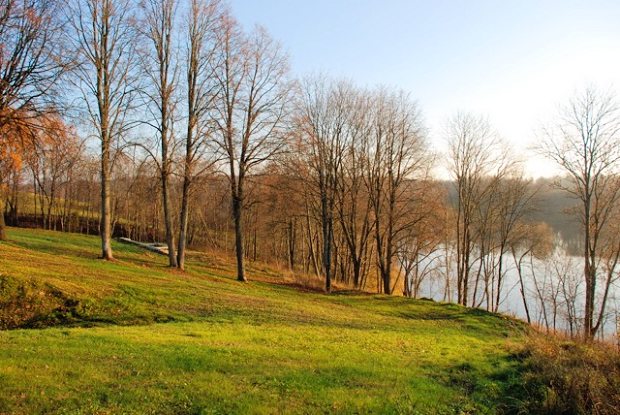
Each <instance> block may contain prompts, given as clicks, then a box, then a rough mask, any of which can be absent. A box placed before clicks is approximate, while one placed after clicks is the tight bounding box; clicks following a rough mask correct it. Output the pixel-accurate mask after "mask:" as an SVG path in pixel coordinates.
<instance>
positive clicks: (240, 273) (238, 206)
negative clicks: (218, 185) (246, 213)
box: [233, 191, 247, 282]
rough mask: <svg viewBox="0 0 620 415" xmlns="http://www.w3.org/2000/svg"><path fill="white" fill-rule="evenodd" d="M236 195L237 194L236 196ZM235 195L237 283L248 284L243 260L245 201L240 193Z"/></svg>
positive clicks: (234, 218)
mask: <svg viewBox="0 0 620 415" xmlns="http://www.w3.org/2000/svg"><path fill="white" fill-rule="evenodd" d="M235 193H236V194H235ZM235 193H233V220H234V222H235V257H236V259H237V281H242V282H247V278H246V277H245V265H244V258H243V254H244V253H243V217H242V216H243V200H242V196H240V195H239V192H238V191H237V192H235Z"/></svg>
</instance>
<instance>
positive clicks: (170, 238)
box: [161, 162, 177, 268]
mask: <svg viewBox="0 0 620 415" xmlns="http://www.w3.org/2000/svg"><path fill="white" fill-rule="evenodd" d="M167 163H168V162H166V164H167ZM168 181H169V178H168V166H167V165H166V166H165V167H164V166H162V174H161V194H162V203H163V208H164V222H165V226H166V245H167V246H168V266H170V267H172V268H175V267H176V266H177V256H176V252H175V248H174V234H173V232H174V231H173V229H172V213H171V212H170V195H169V191H168V186H169V183H168Z"/></svg>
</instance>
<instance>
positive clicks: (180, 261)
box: [177, 166, 190, 270]
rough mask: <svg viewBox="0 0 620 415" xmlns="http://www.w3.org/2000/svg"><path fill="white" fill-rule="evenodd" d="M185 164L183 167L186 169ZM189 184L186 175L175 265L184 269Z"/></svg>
mask: <svg viewBox="0 0 620 415" xmlns="http://www.w3.org/2000/svg"><path fill="white" fill-rule="evenodd" d="M187 168H188V167H187V166H186V167H185V169H186V171H187ZM189 185H190V179H189V177H188V176H187V173H186V176H185V178H184V179H183V195H182V197H181V217H180V223H179V228H180V229H179V248H178V251H177V267H178V268H179V269H180V270H184V269H185V246H186V245H187V227H188V219H189Z"/></svg>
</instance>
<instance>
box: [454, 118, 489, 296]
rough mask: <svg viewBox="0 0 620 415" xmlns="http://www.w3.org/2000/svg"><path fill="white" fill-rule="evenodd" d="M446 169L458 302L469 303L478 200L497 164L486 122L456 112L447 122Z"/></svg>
mask: <svg viewBox="0 0 620 415" xmlns="http://www.w3.org/2000/svg"><path fill="white" fill-rule="evenodd" d="M446 134H447V137H448V145H449V150H448V151H449V153H448V157H449V163H450V164H449V168H450V172H451V174H452V176H453V178H454V183H455V186H456V195H455V200H454V209H455V211H456V217H455V220H456V224H455V227H454V228H455V232H456V261H457V271H456V274H457V296H458V303H459V304H462V305H467V304H468V299H469V291H468V289H469V284H470V273H471V271H472V270H471V267H472V265H473V259H474V258H473V256H474V249H475V232H476V230H475V229H476V225H477V222H476V221H477V218H476V215H477V212H478V211H479V208H480V205H479V202H480V201H481V200H482V199H483V197H484V195H485V194H488V193H489V192H490V190H491V189H492V186H490V185H491V184H493V183H494V181H492V180H491V181H490V180H488V179H489V177H492V176H494V175H495V169H496V167H497V165H498V154H497V152H496V150H497V145H498V142H499V139H498V137H497V135H496V134H495V132H494V131H493V129H492V128H491V126H490V124H489V122H488V121H487V120H486V119H485V118H482V117H478V116H475V115H472V114H464V113H461V114H457V115H456V116H454V117H453V118H452V119H451V120H450V121H449V123H448V127H447V131H446Z"/></svg>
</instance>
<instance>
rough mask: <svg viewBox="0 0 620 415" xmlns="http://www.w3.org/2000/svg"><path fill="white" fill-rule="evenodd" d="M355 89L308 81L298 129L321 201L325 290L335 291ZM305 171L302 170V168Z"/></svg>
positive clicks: (311, 188)
mask: <svg viewBox="0 0 620 415" xmlns="http://www.w3.org/2000/svg"><path fill="white" fill-rule="evenodd" d="M351 96H352V90H351V88H350V86H349V85H348V84H346V83H344V82H340V83H332V82H331V81H328V80H327V79H325V78H324V77H315V78H311V79H308V80H306V81H305V83H304V85H303V86H302V92H301V100H300V101H301V102H300V103H299V105H298V107H299V108H298V113H299V114H298V115H297V119H296V129H297V131H298V135H299V137H298V139H299V142H298V148H297V149H296V150H297V151H298V152H299V154H300V156H301V157H302V158H303V159H304V162H305V163H306V166H307V168H308V175H307V177H306V180H305V181H306V183H307V185H308V188H307V191H308V192H309V194H312V196H314V198H313V200H317V201H318V208H317V211H318V214H319V222H320V225H321V230H322V250H321V258H322V271H323V274H324V276H325V291H327V292H330V291H331V288H332V272H333V270H332V259H333V257H332V249H333V240H334V225H335V221H336V218H335V214H336V198H337V193H338V188H339V181H338V180H339V178H340V171H341V169H342V162H343V158H344V153H345V146H346V137H345V136H346V123H347V116H348V115H349V110H350V108H349V105H350V102H351ZM299 170H301V169H299Z"/></svg>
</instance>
